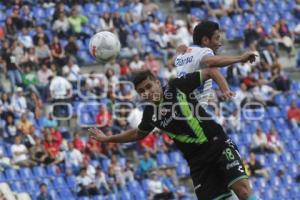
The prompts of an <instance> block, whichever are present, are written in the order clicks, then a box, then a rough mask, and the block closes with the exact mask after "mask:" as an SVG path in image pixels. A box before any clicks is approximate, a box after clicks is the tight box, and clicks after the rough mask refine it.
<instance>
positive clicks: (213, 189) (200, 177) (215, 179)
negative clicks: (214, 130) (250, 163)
mask: <svg viewBox="0 0 300 200" xmlns="http://www.w3.org/2000/svg"><path fill="white" fill-rule="evenodd" d="M206 146H207V148H206V150H205V151H203V155H199V156H197V158H195V159H193V160H192V161H189V164H190V168H191V177H192V180H193V183H194V190H195V193H196V195H197V198H198V199H199V200H216V199H218V200H219V199H226V198H227V197H230V196H231V195H232V194H231V190H230V189H229V188H230V187H231V186H232V185H233V184H234V183H236V182H237V181H239V180H242V179H246V178H248V176H247V175H246V172H245V169H244V166H243V164H242V161H241V158H240V155H239V153H238V150H237V147H236V145H235V144H234V143H233V142H232V141H231V140H230V139H228V138H227V137H226V136H217V138H215V140H212V141H209V142H208V144H207V145H206Z"/></svg>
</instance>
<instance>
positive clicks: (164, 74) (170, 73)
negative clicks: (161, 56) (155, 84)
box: [161, 59, 177, 81]
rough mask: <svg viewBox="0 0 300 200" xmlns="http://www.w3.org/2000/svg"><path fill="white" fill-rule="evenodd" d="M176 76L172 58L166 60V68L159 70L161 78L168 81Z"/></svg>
mask: <svg viewBox="0 0 300 200" xmlns="http://www.w3.org/2000/svg"><path fill="white" fill-rule="evenodd" d="M176 77H177V69H176V67H175V66H174V62H173V60H172V59H170V60H168V62H167V66H166V68H163V69H162V71H161V78H162V79H163V80H165V81H169V80H171V79H173V78H176Z"/></svg>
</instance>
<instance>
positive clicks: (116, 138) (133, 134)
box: [88, 128, 148, 143]
mask: <svg viewBox="0 0 300 200" xmlns="http://www.w3.org/2000/svg"><path fill="white" fill-rule="evenodd" d="M88 131H89V136H90V137H91V138H93V139H95V140H97V141H99V142H113V143H126V142H134V141H137V140H140V139H143V138H144V137H145V136H147V135H148V133H145V132H143V131H140V130H139V129H138V128H135V129H131V130H128V131H124V132H122V133H120V134H117V135H111V136H107V135H105V134H104V133H103V132H102V131H101V130H99V129H97V128H90V129H89V130H88Z"/></svg>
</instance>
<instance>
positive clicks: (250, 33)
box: [244, 22, 260, 47]
mask: <svg viewBox="0 0 300 200" xmlns="http://www.w3.org/2000/svg"><path fill="white" fill-rule="evenodd" d="M244 37H245V40H244V41H245V47H249V46H250V45H251V44H252V43H253V42H257V41H258V40H259V39H260V36H259V34H258V33H257V32H256V29H255V28H254V26H253V23H252V22H248V24H247V26H246V28H245V30H244Z"/></svg>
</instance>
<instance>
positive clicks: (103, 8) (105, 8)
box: [97, 3, 110, 13]
mask: <svg viewBox="0 0 300 200" xmlns="http://www.w3.org/2000/svg"><path fill="white" fill-rule="evenodd" d="M97 11H98V13H104V12H109V11H110V9H109V6H108V5H107V4H106V3H99V4H97Z"/></svg>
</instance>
